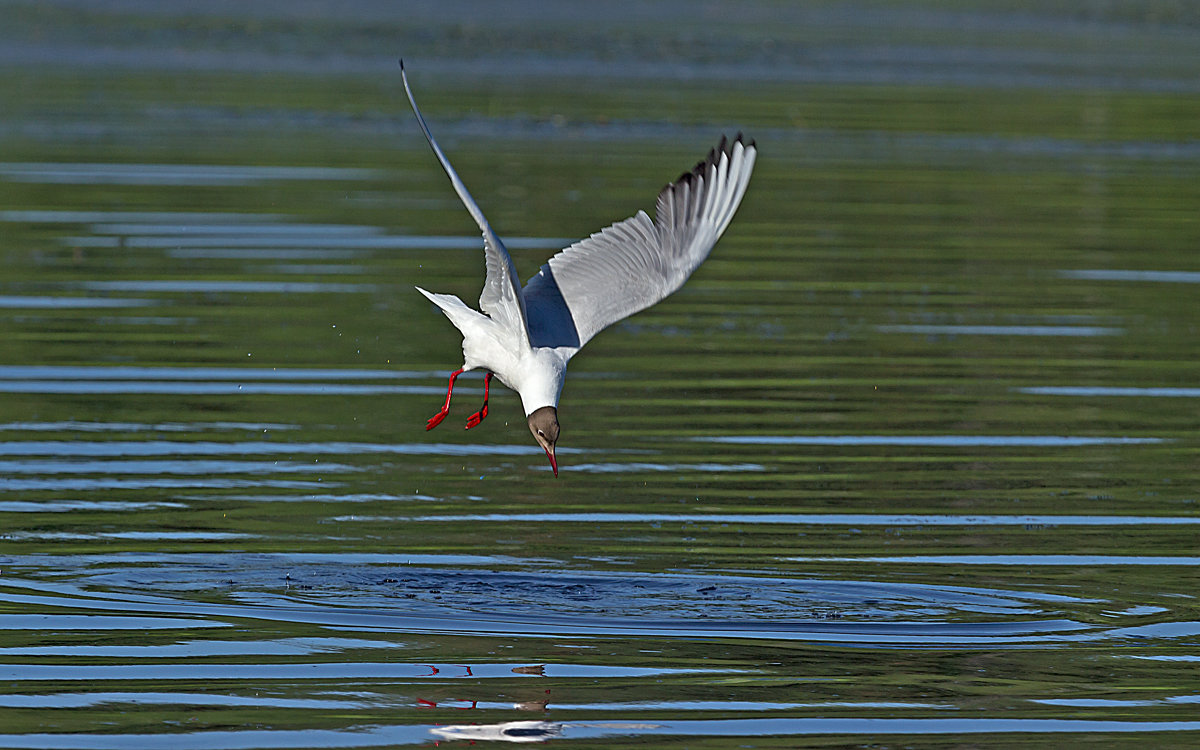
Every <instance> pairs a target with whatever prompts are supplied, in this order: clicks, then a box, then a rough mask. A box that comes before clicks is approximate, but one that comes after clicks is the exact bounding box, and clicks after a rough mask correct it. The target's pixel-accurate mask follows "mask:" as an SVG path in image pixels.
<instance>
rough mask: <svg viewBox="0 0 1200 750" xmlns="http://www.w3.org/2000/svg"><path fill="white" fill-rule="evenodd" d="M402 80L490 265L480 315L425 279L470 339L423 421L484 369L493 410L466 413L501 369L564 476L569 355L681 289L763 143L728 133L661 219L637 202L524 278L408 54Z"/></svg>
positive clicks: (723, 223) (684, 181) (737, 198)
mask: <svg viewBox="0 0 1200 750" xmlns="http://www.w3.org/2000/svg"><path fill="white" fill-rule="evenodd" d="M400 77H401V79H402V80H403V81H404V91H405V93H406V94H408V101H409V104H411V105H412V108H413V113H414V114H415V115H416V116H417V122H418V123H419V124H420V126H421V131H422V132H423V133H424V134H425V139H426V140H427V141H429V147H430V148H431V149H433V153H434V155H435V156H437V159H438V161H439V162H440V163H441V165H442V169H444V170H445V171H446V174H447V176H449V178H450V184H451V185H453V186H454V191H455V192H456V193H458V197H459V199H461V200H462V202H463V205H465V206H466V208H467V211H468V212H469V213H470V214H471V217H472V218H473V219H475V223H476V224H478V225H479V229H480V231H482V232H483V249H484V259H485V261H486V266H487V275H486V277H485V279H484V282H483V293H482V294H480V296H479V310H481V311H482V312H479V311H477V310H474V309H472V308H471V307H469V306H468V305H467V304H465V303H464V302H463V301H462V300H461V299H459V298H458V297H456V296H454V295H452V294H434V293H432V292H427V291H425V290H424V289H422V288H421V287H417V291H418V292H420V293H421V294H423V295H425V296H426V297H427V298H428V299H429V300H430V301H431V302H433V304H435V305H437V306H438V307H439V308H441V311H442V312H443V313H444V314H445V315H446V317H447V318H449V319H450V322H451V323H453V324H454V326H455V327H456V328H458V330H459V331H460V332H461V333H462V336H463V343H462V350H463V366H462V367H460V368H459V369H457V370H455V371H454V372H453V373H451V374H450V384H449V386H448V387H447V390H446V403H445V404H443V405H442V408H441V410H440V411H439V412H438V413H437V414H434V415H433V416H432V417H430V418H429V419H428V421H426V423H425V429H426V430H432V429H433V428H434V427H437V426H438V425H439V424H441V423H442V420H443V419H445V418H446V415H447V414H448V413H449V412H450V397H451V396H452V395H453V394H454V381H455V379H456V378H458V376H459V375H462V374H463V373H464V372H467V371H469V370H475V369H482V370H484V372H485V375H484V378H483V407H482V408H481V409H480V410H479V411H477V412H475V413H474V414H472V415H471V416H470V417H469V418H468V419H467V429H468V430H469V429H471V428H472V427H475V426H477V425H478V424H479V423H480V422H482V421H483V419H484V418H485V417H486V416H487V414H488V391H489V388H490V386H491V382H492V377H493V376H495V377H498V378H500V382H501V383H503V384H504V385H506V386H508V387H509V388H511V389H512V390H514V391H516V392H517V393H518V394H519V395H520V397H521V405H522V406H523V407H524V409H525V416H526V420H527V422H528V424H529V431H530V432H531V433H532V434H533V437H534V439H535V440H536V441H537V444H538V445H539V446H541V448H542V450H544V451H545V452H546V457H547V458H549V459H550V468H551V469H553V470H554V476H556V477H557V476H558V461H557V459H555V457H554V448H555V445H556V443H557V442H558V436H559V424H558V399H559V395H560V394H561V393H562V387H563V379H564V378H565V376H566V372H567V363H568V362H569V361H570V360H571V357H573V356H575V354H576V353H578V352H579V350H580V348H581V347H583V345H584V344H586V343H587V342H588V341H589V340H591V338H592V337H593V336H595V335H596V334H597V333H599V332H600V331H602V330H603V329H605V328H607V327H608V326H610V325H612V324H613V323H616V322H617V321H619V320H622V319H623V318H626V317H628V316H630V315H633V314H634V313H636V312H639V311H641V310H644V309H646V308H647V307H650V306H651V305H653V304H655V303H656V302H658V301H660V300H662V299H663V298H665V297H666V296H667V295H669V294H671V293H672V292H674V291H675V290H677V289H679V288H680V287H681V286H683V282H685V281H687V278H688V277H689V276H691V274H692V272H693V271H695V270H696V268H697V267H698V266H699V265H700V264H701V263H702V262H704V259H705V258H707V257H708V254H709V252H710V251H711V250H712V249H713V246H714V245H715V244H716V243H717V240H718V239H719V238H720V236H721V234H722V233H723V232H724V231H725V228H726V227H728V226H729V222H730V221H732V220H733V214H734V212H735V211H737V208H738V205H739V204H740V203H741V202H742V196H743V195H745V193H746V186H747V184H748V183H749V182H750V173H751V171H753V169H754V159H755V157H756V156H757V154H758V150H757V148H756V147H755V144H754V141H753V140H747V139H745V138H743V137H742V134H741V133H738V134H737V136H736V137H735V138H734V139H733V140H732V141H730V140H727V139H726V138H725V137H724V136H722V137H721V142H720V143H719V144H718V145H717V147H716V148H714V149H712V150H711V151H710V152H709V154H708V157H707V158H705V159H704V160H703V161H701V162H700V163H699V164H697V165H696V166H695V167H694V168H693V169H692V170H691V171H688V172H684V173H683V174H682V175H681V176H680V177H679V179H677V180H675V181H674V182H672V183H669V184H667V186H666V187H664V188H663V189H662V190H661V191H660V192H659V194H658V202H657V205H656V208H655V219H654V220H653V221H651V220H650V217H649V216H647V215H646V212H645V211H638V212H637V213H636V214H635V215H633V216H631V217H630V218H628V219H625V220H624V221H619V222H617V223H616V224H613V225H611V226H608V227H605V228H604V229H601V230H600V231H599V232H596V233H594V234H592V235H591V236H590V237H588V238H587V239H584V240H580V241H579V242H576V243H575V244H573V245H571V246H570V247H567V248H565V249H563V250H560V251H559V252H558V253H556V254H555V255H554V256H553V257H551V258H550V260H549V261H548V262H547V263H546V264H545V265H543V266H542V267H541V270H539V271H538V272H537V274H535V275H534V276H533V278H531V279H530V280H529V282H528V283H526V284H525V286H524V287H522V286H521V284H520V281H519V279H518V278H517V271H516V268H515V267H514V266H513V261H512V258H511V257H510V256H509V254H508V251H507V250H506V249H505V248H504V243H503V242H501V241H500V238H499V237H498V236H497V235H496V233H495V232H494V231H493V230H492V227H491V225H490V224H488V221H487V219H486V218H485V217H484V215H483V211H482V210H481V209H480V208H479V204H477V203H476V202H475V200H474V199H473V198H472V197H471V194H470V193H469V192H467V188H466V187H465V186H464V185H463V182H462V180H461V179H459V177H458V173H457V172H455V171H454V167H452V166H450V160H449V159H447V158H446V155H445V154H444V153H443V152H442V149H441V147H440V146H438V144H437V141H436V140H434V138H433V134H432V133H431V132H430V131H429V125H427V124H426V122H425V118H424V117H423V116H422V115H421V110H420V109H419V108H418V107H417V100H416V99H415V98H414V97H413V93H412V88H411V87H410V86H409V85H408V76H407V74H406V73H405V72H404V61H403V60H401V61H400Z"/></svg>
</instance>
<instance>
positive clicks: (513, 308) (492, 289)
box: [400, 60, 529, 341]
mask: <svg viewBox="0 0 1200 750" xmlns="http://www.w3.org/2000/svg"><path fill="white" fill-rule="evenodd" d="M400 77H401V79H403V81H404V92H405V93H406V94H408V102H409V104H411V105H412V108H413V113H414V114H416V116H417V122H418V123H420V125H421V132H423V133H425V140H427V141H429V147H430V148H432V149H433V153H434V155H435V156H437V158H438V161H439V162H441V164H442V169H444V170H446V174H447V175H448V176H449V177H450V184H451V185H453V186H454V192H456V193H458V197H459V199H460V200H462V202H463V205H465V206H466V207H467V211H469V212H470V213H471V217H472V218H473V219H475V223H476V224H478V225H479V229H480V231H482V232H483V249H484V258H485V260H486V262H487V278H486V279H484V282H483V292H482V293H481V294H480V295H479V309H480V310H483V311H484V312H485V313H487V314H488V315H490V316H491V317H492V319H493V320H495V321H497V322H498V323H500V324H502V325H503V326H505V327H506V328H508V329H509V330H512V331H519V332H520V335H521V336H522V337H523V338H524V339H525V340H526V341H528V340H529V328H528V324H527V323H526V315H525V299H524V297H523V296H522V294H521V285H520V282H519V280H518V278H517V270H516V268H515V267H514V266H513V262H512V257H511V256H510V255H509V254H508V250H507V249H506V248H505V247H504V243H502V242H501V241H500V238H499V237H497V236H496V233H495V232H493V231H492V227H491V225H490V224H488V220H487V218H486V217H485V216H484V215H483V210H482V209H480V208H479V204H477V203H476V202H475V199H474V198H472V197H471V194H470V193H469V192H467V188H466V186H465V185H463V182H462V180H461V179H459V176H458V173H457V172H455V171H454V167H452V166H450V160H449V159H447V158H446V155H445V154H444V153H442V149H441V147H440V146H438V144H437V141H435V140H434V139H433V133H430V132H429V126H428V125H426V124H425V118H424V117H422V116H421V110H420V109H418V108H417V100H416V99H414V98H413V93H412V89H411V88H409V85H408V75H407V74H406V73H405V72H404V61H403V60H401V61H400Z"/></svg>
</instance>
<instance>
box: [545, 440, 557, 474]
mask: <svg viewBox="0 0 1200 750" xmlns="http://www.w3.org/2000/svg"><path fill="white" fill-rule="evenodd" d="M545 451H546V458H548V459H550V468H551V469H554V476H555V477H557V476H558V461H555V460H554V448H553V447H551V448H546V449H545Z"/></svg>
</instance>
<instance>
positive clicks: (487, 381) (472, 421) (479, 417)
mask: <svg viewBox="0 0 1200 750" xmlns="http://www.w3.org/2000/svg"><path fill="white" fill-rule="evenodd" d="M491 385H492V373H490V372H489V373H488V374H486V375H484V376H483V408H482V409H480V410H479V411H477V412H475V413H474V414H472V415H471V416H469V417H467V429H468V430H469V429H471V428H472V427H478V426H479V423H480V422H482V421H483V418H484V417H486V416H487V402H488V389H489V388H490V387H491Z"/></svg>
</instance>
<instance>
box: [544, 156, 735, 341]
mask: <svg viewBox="0 0 1200 750" xmlns="http://www.w3.org/2000/svg"><path fill="white" fill-rule="evenodd" d="M757 153H758V150H757V148H756V147H755V145H754V141H749V142H748V143H747V142H746V141H744V140H743V138H742V135H741V133H739V134H738V135H737V137H736V138H734V139H733V141H731V142H730V141H726V139H725V138H722V139H721V143H720V145H719V146H717V148H715V149H713V150H712V151H711V152H710V153H709V155H708V158H707V159H705V160H704V161H702V162H700V163H699V164H697V165H696V167H695V168H694V169H693V170H692V171H690V172H685V173H684V174H683V175H682V176H680V178H679V179H678V180H676V181H675V182H673V183H670V184H668V185H667V186H666V187H664V188H663V189H662V191H661V192H660V193H659V194H658V203H657V207H656V211H655V220H654V221H651V220H650V217H649V216H647V215H646V213H645V212H644V211H638V212H637V214H636V215H634V216H632V217H630V218H628V219H625V220H624V221H621V222H618V223H616V224H613V225H612V226H609V227H606V228H605V229H602V230H601V231H599V232H597V233H595V234H593V235H592V236H591V237H588V238H587V239H585V240H581V241H579V242H576V243H575V244H573V245H571V246H570V247H568V248H566V249H564V250H562V251H560V252H559V253H558V254H556V255H555V256H554V257H552V258H551V259H550V261H549V262H548V263H546V264H545V265H543V266H542V268H541V270H540V271H539V272H538V273H537V275H536V276H534V277H533V278H532V279H530V280H529V283H528V284H526V285H525V290H524V294H525V304H526V310H527V311H528V315H529V318H528V320H529V331H530V334H531V336H532V338H531V341H532V343H533V345H534V346H573V347H576V348H577V347H581V346H583V345H584V344H586V343H587V342H588V340H589V339H591V338H592V337H593V336H595V335H596V334H597V333H599V332H600V331H601V330H603V329H604V328H606V327H607V326H609V325H612V324H613V323H615V322H617V321H618V320H621V319H622V318H625V317H628V316H630V315H632V314H634V313H636V312H638V311H640V310H644V309H646V308H647V307H650V306H651V305H653V304H654V303H656V302H658V301H659V300H661V299H663V298H664V297H666V296H667V295H669V294H671V293H672V292H674V291H675V290H677V289H679V287H681V286H683V283H684V282H685V281H687V278H688V277H689V276H690V275H691V274H692V272H693V271H695V270H696V268H697V267H698V266H699V265H700V264H701V263H702V262H703V261H704V259H705V258H707V257H708V254H709V252H710V251H711V250H712V248H713V246H714V245H715V244H716V242H717V240H718V239H719V238H720V236H721V234H722V233H723V232H724V231H725V228H726V227H728V226H729V222H730V221H732V220H733V215H734V212H736V211H737V208H738V205H739V204H740V203H741V201H742V196H743V195H744V194H745V192H746V186H747V184H748V183H749V181H750V173H751V172H752V171H753V169H754V160H755V157H756V156H757Z"/></svg>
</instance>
